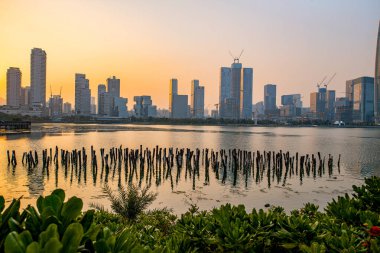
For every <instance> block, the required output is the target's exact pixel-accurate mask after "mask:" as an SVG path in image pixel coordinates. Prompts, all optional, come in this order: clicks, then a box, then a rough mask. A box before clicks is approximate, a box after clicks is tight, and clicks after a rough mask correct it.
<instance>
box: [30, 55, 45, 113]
mask: <svg viewBox="0 0 380 253" xmlns="http://www.w3.org/2000/svg"><path fill="white" fill-rule="evenodd" d="M30 65H31V70H30V89H31V105H32V106H33V107H45V106H46V52H45V51H44V50H42V49H40V48H33V49H32V53H31V60H30Z"/></svg>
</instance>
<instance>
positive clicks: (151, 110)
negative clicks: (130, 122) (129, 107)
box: [133, 95, 157, 118]
mask: <svg viewBox="0 0 380 253" xmlns="http://www.w3.org/2000/svg"><path fill="white" fill-rule="evenodd" d="M133 100H134V101H135V105H134V106H133V109H134V111H135V116H136V117H139V118H140V117H141V118H148V117H156V116H157V106H155V105H153V102H152V98H151V97H150V96H145V95H144V96H134V97H133Z"/></svg>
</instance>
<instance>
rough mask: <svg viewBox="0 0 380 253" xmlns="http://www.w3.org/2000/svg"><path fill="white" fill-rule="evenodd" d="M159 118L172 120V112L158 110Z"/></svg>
mask: <svg viewBox="0 0 380 253" xmlns="http://www.w3.org/2000/svg"><path fill="white" fill-rule="evenodd" d="M157 117H159V118H170V117H171V116H170V111H169V110H167V109H157Z"/></svg>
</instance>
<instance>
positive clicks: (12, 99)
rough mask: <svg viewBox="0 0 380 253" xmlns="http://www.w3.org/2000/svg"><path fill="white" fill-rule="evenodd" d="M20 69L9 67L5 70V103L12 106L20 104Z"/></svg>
mask: <svg viewBox="0 0 380 253" xmlns="http://www.w3.org/2000/svg"><path fill="white" fill-rule="evenodd" d="M20 90H21V71H20V69H19V68H13V67H11V68H9V69H8V70H7V105H8V106H13V107H19V106H20V95H21V92H20Z"/></svg>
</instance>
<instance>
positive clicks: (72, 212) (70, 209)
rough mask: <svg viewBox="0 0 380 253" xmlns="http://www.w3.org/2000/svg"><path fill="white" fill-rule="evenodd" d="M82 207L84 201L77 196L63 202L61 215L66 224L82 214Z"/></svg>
mask: <svg viewBox="0 0 380 253" xmlns="http://www.w3.org/2000/svg"><path fill="white" fill-rule="evenodd" d="M82 208H83V201H82V200H81V199H80V198H77V197H75V196H74V197H72V198H70V199H69V200H68V201H67V202H66V203H65V204H63V208H62V211H61V215H62V217H63V219H64V224H68V223H69V222H70V221H72V220H75V219H76V218H77V217H78V216H79V215H80V213H81V211H82Z"/></svg>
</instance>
